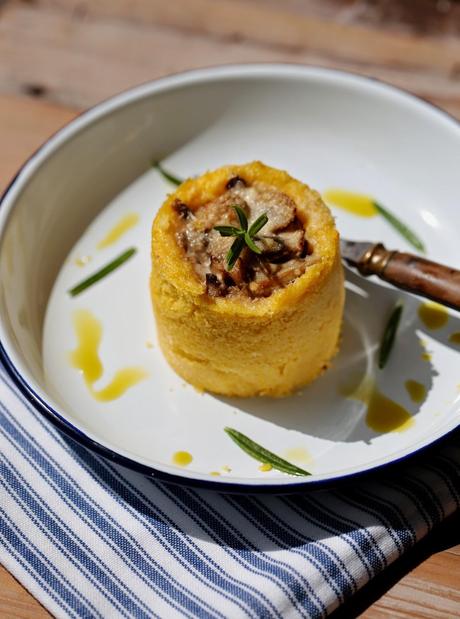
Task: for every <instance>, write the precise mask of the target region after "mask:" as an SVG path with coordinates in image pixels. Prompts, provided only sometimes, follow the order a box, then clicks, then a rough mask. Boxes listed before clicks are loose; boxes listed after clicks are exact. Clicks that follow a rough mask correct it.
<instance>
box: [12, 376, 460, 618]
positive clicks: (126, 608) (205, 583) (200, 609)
mask: <svg viewBox="0 0 460 619" xmlns="http://www.w3.org/2000/svg"><path fill="white" fill-rule="evenodd" d="M458 443H459V435H458V434H457V436H455V435H451V437H450V438H449V439H448V440H446V441H445V442H444V443H443V444H442V445H439V446H438V447H436V448H435V449H432V450H430V452H428V453H426V454H425V455H424V457H423V458H420V457H419V458H418V459H417V460H416V461H411V462H410V463H406V464H404V465H401V466H399V467H398V469H397V470H396V471H395V470H394V469H392V470H391V471H389V472H388V473H386V474H384V475H381V476H379V477H378V478H377V477H374V478H371V479H367V480H366V481H360V482H355V483H351V484H349V485H347V486H346V487H343V488H342V489H341V490H336V491H332V490H331V491H322V492H320V491H314V492H305V493H304V494H299V495H294V496H288V497H275V496H259V497H251V496H230V495H223V494H218V493H216V492H210V491H197V490H190V489H187V488H181V487H174V486H171V485H167V484H161V483H158V482H155V481H153V480H152V479H149V478H147V477H144V476H141V475H139V474H137V473H133V472H131V471H127V470H125V469H123V468H121V467H118V466H117V465H115V464H113V463H111V462H108V461H106V460H104V459H102V458H101V457H98V456H96V455H94V454H93V453H91V452H90V451H88V450H87V449H85V448H83V447H81V446H79V445H78V444H76V443H74V442H73V441H71V440H70V439H67V438H64V437H63V436H62V435H61V434H60V433H59V432H57V431H56V430H54V429H53V428H52V427H51V426H50V425H49V423H48V422H47V421H45V420H44V419H43V418H42V417H41V416H40V415H39V414H37V413H36V412H35V411H34V410H33V408H32V407H31V405H30V404H29V403H28V402H27V401H26V400H25V398H23V397H22V396H21V395H20V394H19V393H18V391H17V390H16V388H15V387H14V386H13V385H12V384H11V382H10V381H9V379H8V378H7V376H6V375H5V373H3V372H2V371H0V463H1V464H0V465H1V473H0V484H1V485H0V560H1V561H2V563H3V564H4V566H5V567H6V568H7V569H8V570H9V571H10V572H12V573H13V574H14V576H15V577H16V578H17V579H18V580H19V581H20V582H21V583H22V584H23V585H24V586H25V587H26V588H27V589H28V590H29V591H30V592H31V593H32V594H33V595H34V596H35V597H36V598H37V599H38V600H40V602H41V603H42V604H44V606H45V607H46V608H47V609H48V610H49V611H50V612H51V613H52V614H53V615H55V616H57V617H104V618H107V617H110V618H111V619H112V618H115V617H162V618H168V619H169V618H173V617H200V618H201V617H206V618H207V617H231V618H232V619H233V618H238V617H283V618H285V617H287V618H291V617H292V618H294V617H323V616H326V615H328V614H329V613H330V612H331V611H332V610H333V609H335V608H336V607H338V606H339V605H340V604H342V603H343V602H344V601H345V600H347V599H348V598H350V596H352V595H353V594H354V593H355V592H356V591H357V590H358V589H359V588H360V587H362V586H363V585H364V584H365V583H366V582H368V581H369V580H370V579H371V578H373V577H374V576H375V575H376V574H378V573H379V572H381V571H382V570H384V569H385V567H386V566H387V565H389V564H390V563H391V562H392V561H394V560H395V559H396V558H397V557H399V556H400V555H402V554H403V553H404V552H405V551H406V550H407V549H409V548H410V547H411V546H413V545H414V543H415V542H416V541H417V540H419V539H420V538H422V537H423V536H424V535H426V533H427V532H428V531H429V530H430V529H431V528H432V527H433V526H434V525H436V524H437V523H439V522H440V521H441V520H442V519H443V518H445V517H446V516H448V515H449V514H451V513H452V512H453V511H454V510H455V509H456V508H457V507H458V505H459V494H460V479H459V469H460V467H459V464H460V452H459V450H458Z"/></svg>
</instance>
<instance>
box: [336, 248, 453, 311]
mask: <svg viewBox="0 0 460 619" xmlns="http://www.w3.org/2000/svg"><path fill="white" fill-rule="evenodd" d="M340 251H341V253H342V258H343V259H344V260H345V262H346V263H347V264H348V265H349V266H351V267H353V268H355V269H357V270H358V272H359V273H360V274H361V275H364V277H369V276H370V275H377V277H379V278H380V279H383V280H384V281H386V282H388V283H389V284H392V285H393V286H396V288H401V289H402V290H407V292H412V293H413V294H416V295H418V296H421V297H426V298H427V299H431V300H432V301H437V302H438V303H442V304H443V305H447V306H448V307H452V308H453V309H456V310H460V271H458V270H457V269H453V268H451V267H448V266H445V265H443V264H438V263H437V262H431V261H430V260H426V259H425V258H421V257H420V256H416V255H414V254H406V253H405V252H399V251H394V250H388V249H386V247H385V246H384V245H382V243H370V242H366V241H363V242H360V241H347V240H346V239H341V240H340Z"/></svg>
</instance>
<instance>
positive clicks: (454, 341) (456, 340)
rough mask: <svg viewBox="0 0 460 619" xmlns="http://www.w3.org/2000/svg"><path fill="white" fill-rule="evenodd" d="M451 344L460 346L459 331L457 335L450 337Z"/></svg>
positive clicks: (453, 334)
mask: <svg viewBox="0 0 460 619" xmlns="http://www.w3.org/2000/svg"><path fill="white" fill-rule="evenodd" d="M449 342H452V344H457V346H460V331H457V333H452V335H450V336H449Z"/></svg>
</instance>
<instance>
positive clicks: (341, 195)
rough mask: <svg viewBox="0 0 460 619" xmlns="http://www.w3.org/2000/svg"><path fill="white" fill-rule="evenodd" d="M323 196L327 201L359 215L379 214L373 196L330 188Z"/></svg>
mask: <svg viewBox="0 0 460 619" xmlns="http://www.w3.org/2000/svg"><path fill="white" fill-rule="evenodd" d="M323 198H324V200H325V202H329V203H331V204H333V205H334V206H338V207H339V208H341V209H343V210H344V211H348V212H349V213H352V214H353V215H357V216H358V217H375V216H376V215H377V214H378V211H377V209H376V207H375V204H374V199H373V198H372V197H371V196H367V195H364V194H360V193H354V192H352V191H345V190H343V189H328V190H327V191H325V192H324V193H323Z"/></svg>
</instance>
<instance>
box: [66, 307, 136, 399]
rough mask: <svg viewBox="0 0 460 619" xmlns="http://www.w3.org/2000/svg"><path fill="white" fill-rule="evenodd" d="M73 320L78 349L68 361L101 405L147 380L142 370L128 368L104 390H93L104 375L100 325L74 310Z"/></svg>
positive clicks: (86, 314)
mask: <svg viewBox="0 0 460 619" xmlns="http://www.w3.org/2000/svg"><path fill="white" fill-rule="evenodd" d="M73 319H74V329H75V335H76V338H77V347H76V348H75V349H74V350H73V351H72V352H71V353H70V361H71V363H72V365H73V367H75V368H76V369H78V370H80V371H81V372H82V374H83V377H84V379H85V383H86V385H87V387H88V389H89V391H90V393H91V394H92V395H93V397H94V398H95V399H96V400H98V401H100V402H110V401H112V400H116V399H117V398H120V397H121V396H122V395H123V394H124V393H125V392H126V391H127V390H128V389H130V388H131V387H134V385H136V384H137V383H139V382H140V381H141V380H143V379H144V378H146V377H147V372H146V371H145V370H144V369H143V368H140V367H127V368H123V369H121V370H118V371H117V372H116V373H115V376H114V377H113V379H112V380H111V381H110V383H109V384H108V385H107V386H106V387H104V388H102V389H100V390H96V389H94V383H95V382H96V381H98V380H99V379H100V378H101V377H102V375H103V372H104V366H103V364H102V361H101V359H100V356H99V347H100V344H101V340H102V325H101V323H100V321H99V320H98V319H97V318H96V317H95V316H94V314H93V313H92V312H90V311H89V310H84V309H80V310H77V311H76V312H75V313H74V317H73Z"/></svg>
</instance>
